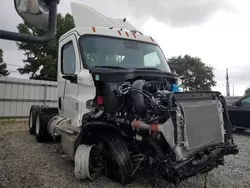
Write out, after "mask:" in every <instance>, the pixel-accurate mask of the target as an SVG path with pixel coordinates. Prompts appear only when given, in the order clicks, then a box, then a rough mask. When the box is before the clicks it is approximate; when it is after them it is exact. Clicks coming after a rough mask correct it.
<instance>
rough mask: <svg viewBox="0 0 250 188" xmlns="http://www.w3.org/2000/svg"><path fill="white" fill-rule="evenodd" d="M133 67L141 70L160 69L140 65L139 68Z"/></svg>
mask: <svg viewBox="0 0 250 188" xmlns="http://www.w3.org/2000/svg"><path fill="white" fill-rule="evenodd" d="M135 69H139V70H140V69H141V70H157V71H162V70H160V69H157V68H154V67H141V68H135Z"/></svg>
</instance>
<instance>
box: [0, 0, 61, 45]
mask: <svg viewBox="0 0 250 188" xmlns="http://www.w3.org/2000/svg"><path fill="white" fill-rule="evenodd" d="M47 2H48V6H49V28H48V33H47V34H46V35H45V36H42V37H38V36H33V35H29V34H23V33H15V32H11V31H4V30H0V39H5V40H12V41H19V42H27V43H36V44H43V43H46V42H48V41H50V40H53V39H55V33H56V17H57V4H58V3H59V2H60V0H47Z"/></svg>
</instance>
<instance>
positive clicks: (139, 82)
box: [0, 0, 238, 184]
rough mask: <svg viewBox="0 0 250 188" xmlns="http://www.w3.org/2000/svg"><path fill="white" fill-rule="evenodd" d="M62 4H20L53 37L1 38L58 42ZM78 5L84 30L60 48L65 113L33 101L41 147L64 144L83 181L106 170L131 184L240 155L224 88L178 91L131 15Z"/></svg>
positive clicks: (3, 34) (27, 0)
mask: <svg viewBox="0 0 250 188" xmlns="http://www.w3.org/2000/svg"><path fill="white" fill-rule="evenodd" d="M57 3H59V2H58V1H56V0H47V1H40V0H15V7H16V10H17V12H18V13H19V14H20V16H21V17H22V18H23V19H24V20H26V21H28V22H30V23H32V24H34V25H35V26H37V27H39V28H48V34H47V36H44V37H35V36H28V35H21V34H17V33H12V32H7V31H0V38H3V39H7V40H17V41H23V42H33V43H42V42H47V41H49V40H51V39H52V38H53V36H54V34H55V25H56V17H55V15H56V6H57ZM71 8H72V14H73V17H74V22H75V26H76V27H75V28H74V29H72V30H70V31H68V32H67V33H65V34H64V35H63V36H61V38H60V41H59V46H58V77H57V82H58V107H56V108H55V107H54V108H51V107H47V106H36V105H33V106H32V107H31V109H30V114H29V132H30V133H31V134H32V135H35V137H36V139H37V141H38V142H46V141H50V140H54V141H57V142H60V143H61V146H62V149H63V151H64V152H65V153H66V154H67V155H68V156H69V157H70V158H71V159H72V160H73V161H74V165H75V175H76V177H77V178H78V179H91V180H92V181H94V180H95V179H96V178H98V177H99V175H101V174H105V175H106V176H108V177H109V178H111V179H113V180H115V181H117V182H120V183H122V184H127V183H128V182H130V181H132V180H133V177H135V174H136V173H138V172H139V171H140V170H141V169H143V170H148V171H149V172H154V173H158V174H159V175H161V176H162V177H163V178H165V179H166V180H167V181H170V182H174V183H176V182H179V181H182V180H185V179H186V178H188V177H190V176H193V175H195V174H197V173H204V172H207V171H210V170H212V169H214V168H216V167H217V166H218V165H223V164H224V157H225V156H226V155H228V154H237V153H238V149H237V145H236V144H235V143H234V141H233V136H232V133H231V124H230V121H229V118H228V113H227V110H226V105H225V100H224V98H223V96H222V95H221V94H220V93H219V92H216V91H190V92H178V91H177V92H176V91H175V90H173V88H174V87H175V85H176V83H177V75H176V74H174V73H171V70H170V68H169V66H168V63H167V61H166V58H165V56H164V54H163V52H162V50H161V48H160V46H159V45H158V43H157V41H156V40H155V39H154V38H152V37H150V36H145V35H143V34H142V33H141V32H139V31H137V29H135V28H134V27H133V26H132V25H131V24H129V23H128V22H127V21H126V19H111V18H107V17H106V16H104V15H102V14H100V13H98V12H97V11H95V10H93V9H92V8H90V7H88V6H86V5H82V4H77V3H72V4H71ZM48 25H49V26H48ZM46 26H48V27H46Z"/></svg>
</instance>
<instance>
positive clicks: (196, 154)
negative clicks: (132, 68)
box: [83, 79, 237, 182]
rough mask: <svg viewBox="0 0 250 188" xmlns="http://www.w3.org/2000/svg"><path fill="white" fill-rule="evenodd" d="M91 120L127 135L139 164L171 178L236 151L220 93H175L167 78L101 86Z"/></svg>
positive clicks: (206, 166) (189, 173)
mask: <svg viewBox="0 0 250 188" xmlns="http://www.w3.org/2000/svg"><path fill="white" fill-rule="evenodd" d="M97 89H98V92H97V94H98V95H97V97H96V99H95V100H96V103H94V104H93V105H89V107H90V106H91V107H92V108H93V111H92V112H91V113H89V114H86V115H85V116H84V118H83V121H84V122H83V124H85V123H87V122H88V121H89V120H91V121H93V120H95V121H99V122H107V123H109V124H111V125H112V126H115V127H116V128H118V129H119V130H120V131H121V132H123V133H124V135H126V140H127V142H128V143H127V145H128V148H129V151H130V155H131V159H132V160H133V163H134V166H135V168H137V167H138V166H142V164H144V165H143V166H146V167H147V168H150V170H155V171H157V172H160V173H161V174H163V175H164V176H165V178H166V179H167V180H169V181H175V182H176V181H179V180H183V179H185V178H187V177H189V176H192V175H194V174H196V173H198V172H201V171H209V170H212V169H213V168H215V167H217V166H218V165H222V164H223V161H224V155H225V154H231V153H237V149H235V147H236V146H235V145H234V144H233V140H232V139H231V138H232V136H231V125H230V122H229V121H228V116H227V112H226V111H225V106H224V105H225V103H224V101H223V97H222V96H221V95H220V93H218V92H209V91H207V92H206V91H202V92H177V93H174V92H172V91H171V90H172V84H170V83H169V82H168V81H167V80H166V79H160V80H153V81H146V80H142V79H138V80H135V81H131V82H125V83H122V84H119V83H115V82H114V83H105V84H99V85H98V84H97Z"/></svg>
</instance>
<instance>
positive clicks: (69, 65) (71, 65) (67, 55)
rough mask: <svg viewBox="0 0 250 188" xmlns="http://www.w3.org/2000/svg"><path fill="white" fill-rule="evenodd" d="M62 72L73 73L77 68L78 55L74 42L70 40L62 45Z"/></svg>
mask: <svg viewBox="0 0 250 188" xmlns="http://www.w3.org/2000/svg"><path fill="white" fill-rule="evenodd" d="M61 61H62V73H63V74H65V75H71V74H74V73H75V70H76V55H75V49H74V45H73V42H72V41H71V42H69V43H67V44H65V45H64V46H63V47H62V60H61Z"/></svg>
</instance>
